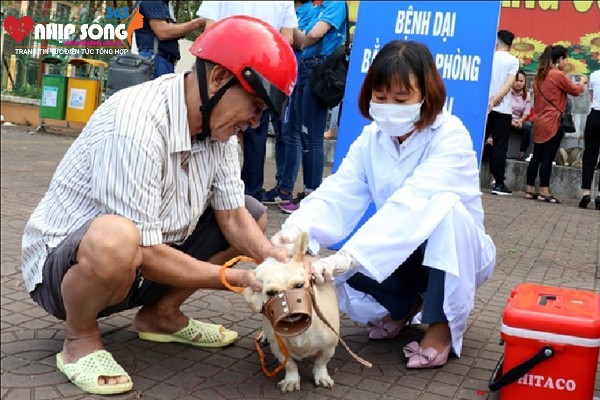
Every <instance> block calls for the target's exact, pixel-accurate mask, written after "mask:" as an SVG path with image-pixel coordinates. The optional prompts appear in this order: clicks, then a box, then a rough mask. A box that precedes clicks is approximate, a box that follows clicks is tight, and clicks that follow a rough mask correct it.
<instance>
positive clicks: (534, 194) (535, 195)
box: [525, 192, 540, 200]
mask: <svg viewBox="0 0 600 400" xmlns="http://www.w3.org/2000/svg"><path fill="white" fill-rule="evenodd" d="M539 195H540V194H539V193H538V192H525V198H526V199H527V200H535V199H537V198H538V197H539Z"/></svg>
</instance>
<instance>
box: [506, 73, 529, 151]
mask: <svg viewBox="0 0 600 400" xmlns="http://www.w3.org/2000/svg"><path fill="white" fill-rule="evenodd" d="M510 100H511V105H512V121H511V132H514V133H516V134H518V135H519V136H520V137H521V145H520V147H519V157H518V158H519V159H520V160H524V159H525V152H526V151H527V148H528V147H529V143H530V135H531V122H529V121H528V118H529V114H530V113H531V96H530V95H529V92H528V91H527V76H526V75H525V72H523V70H519V71H517V76H516V78H515V82H514V83H513V87H512V90H511V91H510Z"/></svg>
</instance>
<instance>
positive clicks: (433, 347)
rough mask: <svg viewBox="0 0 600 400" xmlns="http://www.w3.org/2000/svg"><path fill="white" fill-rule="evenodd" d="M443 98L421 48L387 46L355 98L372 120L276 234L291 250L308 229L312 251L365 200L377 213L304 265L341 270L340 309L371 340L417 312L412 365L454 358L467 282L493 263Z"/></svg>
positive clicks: (460, 130)
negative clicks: (418, 334)
mask: <svg viewBox="0 0 600 400" xmlns="http://www.w3.org/2000/svg"><path fill="white" fill-rule="evenodd" d="M445 99H446V90H445V88H444V83H443V81H442V78H441V77H440V75H439V73H438V71H437V69H436V66H435V63H434V60H433V57H432V55H431V52H430V51H429V49H428V48H427V47H426V46H424V45H423V44H420V43H417V42H406V41H400V40H397V41H393V42H390V43H388V44H387V45H386V46H384V47H383V48H382V49H381V51H380V52H379V53H378V54H377V56H376V57H375V59H374V60H373V63H372V65H371V67H370V69H369V71H368V73H367V75H366V77H365V81H364V83H363V86H362V89H361V93H360V98H359V108H360V112H361V114H362V115H363V116H365V117H366V118H368V119H371V120H372V121H373V122H372V123H371V124H370V125H367V126H366V127H365V128H364V129H363V132H362V133H361V135H360V136H359V137H358V138H357V139H356V140H355V142H354V143H353V144H352V145H351V147H350V149H349V151H348V154H347V155H346V157H345V159H344V160H343V162H342V163H341V165H340V167H339V169H338V170H337V171H336V173H334V174H332V175H331V176H329V177H328V178H327V179H326V180H325V181H324V182H323V184H322V185H321V186H320V187H319V188H318V189H317V190H316V191H314V192H313V193H311V195H310V196H308V197H307V198H306V199H305V200H303V201H302V203H301V206H300V208H299V210H298V211H296V212H295V213H293V214H292V215H291V216H290V217H289V218H288V219H287V220H286V222H285V223H284V224H283V227H282V230H281V231H279V232H278V233H277V234H275V235H274V236H273V238H272V241H273V243H274V244H276V245H287V244H289V243H292V242H294V241H295V239H296V238H297V237H298V236H299V234H300V232H301V231H305V232H308V233H309V235H310V238H311V249H312V250H313V252H314V251H318V246H319V245H323V246H330V245H333V244H335V243H338V242H339V241H341V240H343V239H344V238H346V237H347V236H348V235H350V234H351V233H352V231H353V230H354V229H355V228H356V227H357V225H358V223H359V221H360V219H361V217H362V216H363V214H364V212H365V211H366V210H367V207H368V206H369V204H370V203H371V202H373V203H374V204H375V206H376V210H377V211H376V212H375V214H374V215H373V216H371V217H370V218H369V220H368V221H366V222H365V223H364V224H363V225H362V226H360V227H359V228H358V229H357V230H356V232H354V234H352V236H351V237H350V238H349V239H348V241H347V242H346V243H345V244H344V245H343V247H342V248H341V249H340V251H338V252H337V253H336V254H334V255H332V256H329V257H326V258H323V259H321V260H318V261H315V262H314V263H313V264H312V272H313V275H314V276H315V278H316V279H317V281H323V280H331V279H333V276H337V278H336V285H337V287H338V293H339V303H340V308H341V309H342V310H343V311H345V312H346V313H347V314H348V315H349V316H350V318H352V319H353V320H355V321H358V322H363V323H368V330H369V337H370V338H371V339H384V338H392V337H396V336H398V334H399V332H400V330H401V329H402V327H404V326H405V325H406V323H407V322H410V319H411V318H412V316H413V315H414V314H415V313H417V312H419V311H420V312H421V322H423V323H426V324H428V328H427V331H426V333H425V336H424V338H423V340H422V341H421V343H417V342H412V343H409V344H408V345H406V346H405V348H404V353H405V355H406V356H407V358H408V362H407V366H408V367H409V368H430V367H437V366H442V365H444V364H445V363H446V361H447V359H448V354H449V352H450V351H451V350H454V353H455V354H456V355H457V356H460V351H461V347H462V339H463V335H464V332H465V330H466V326H467V318H468V316H469V313H470V312H471V310H472V309H473V303H474V297H475V289H476V288H477V287H478V286H479V285H481V284H482V283H483V282H484V281H485V280H486V279H487V278H489V277H490V275H491V273H492V271H493V268H494V265H495V258H496V249H495V246H494V244H493V243H492V240H491V239H490V237H489V236H488V235H486V234H485V230H484V226H483V208H482V203H481V192H480V190H479V170H478V166H477V157H476V153H475V152H474V151H473V144H472V142H471V137H470V135H469V132H468V131H467V129H466V128H465V127H464V125H463V124H462V122H461V121H460V120H459V119H458V118H456V117H454V116H452V115H450V114H448V113H447V112H446V111H445V110H444V102H445Z"/></svg>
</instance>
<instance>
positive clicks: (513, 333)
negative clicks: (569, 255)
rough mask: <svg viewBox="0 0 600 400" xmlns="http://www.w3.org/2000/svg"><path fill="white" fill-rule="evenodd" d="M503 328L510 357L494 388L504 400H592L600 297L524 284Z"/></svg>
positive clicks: (599, 344)
mask: <svg viewBox="0 0 600 400" xmlns="http://www.w3.org/2000/svg"><path fill="white" fill-rule="evenodd" d="M502 322H503V323H502V329H501V336H502V340H503V341H504V345H505V348H504V357H503V360H501V362H500V363H499V365H498V368H497V370H496V371H495V372H494V376H493V378H492V379H494V380H495V382H490V389H491V390H492V391H495V390H498V389H500V399H501V400H592V398H593V396H594V380H595V376H596V368H597V366H598V353H599V350H600V295H598V294H597V293H593V292H589V291H583V290H574V289H565V288H559V287H550V286H541V285H534V284H528V283H522V284H520V285H518V286H517V287H515V289H514V290H513V291H512V293H511V295H510V298H509V299H508V304H507V306H506V309H505V310H504V316H503V321H502ZM500 370H501V373H499V371H500Z"/></svg>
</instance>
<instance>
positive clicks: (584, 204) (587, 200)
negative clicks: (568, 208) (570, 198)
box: [579, 194, 592, 208]
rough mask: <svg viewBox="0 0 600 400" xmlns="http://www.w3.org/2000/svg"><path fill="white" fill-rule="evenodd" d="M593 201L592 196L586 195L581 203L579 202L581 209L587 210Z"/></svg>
mask: <svg viewBox="0 0 600 400" xmlns="http://www.w3.org/2000/svg"><path fill="white" fill-rule="evenodd" d="M591 201H592V198H591V197H590V195H589V194H586V195H585V196H583V197H582V198H581V201H580V202H579V208H587V206H588V204H590V202H591Z"/></svg>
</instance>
